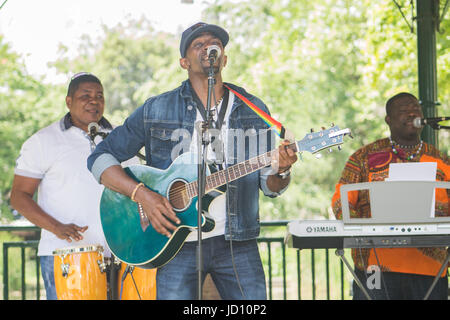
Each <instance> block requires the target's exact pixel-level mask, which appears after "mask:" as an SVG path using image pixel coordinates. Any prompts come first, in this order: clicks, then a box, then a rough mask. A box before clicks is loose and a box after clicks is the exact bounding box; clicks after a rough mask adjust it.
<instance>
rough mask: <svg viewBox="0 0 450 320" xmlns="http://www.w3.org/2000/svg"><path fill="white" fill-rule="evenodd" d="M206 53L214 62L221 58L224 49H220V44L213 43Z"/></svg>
mask: <svg viewBox="0 0 450 320" xmlns="http://www.w3.org/2000/svg"><path fill="white" fill-rule="evenodd" d="M206 54H207V55H208V59H212V60H213V63H214V62H216V60H217V59H219V58H220V55H221V54H222V51H221V50H220V48H219V46H217V45H215V44H213V45H211V46H209V47H208V48H206Z"/></svg>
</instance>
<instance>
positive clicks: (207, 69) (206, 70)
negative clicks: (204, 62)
mask: <svg viewBox="0 0 450 320" xmlns="http://www.w3.org/2000/svg"><path fill="white" fill-rule="evenodd" d="M209 68H210V67H203V72H204V73H205V75H207V76H208V75H209ZM213 72H214V75H216V74H217V73H218V72H219V66H213Z"/></svg>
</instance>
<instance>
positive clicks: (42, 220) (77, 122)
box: [11, 72, 112, 300]
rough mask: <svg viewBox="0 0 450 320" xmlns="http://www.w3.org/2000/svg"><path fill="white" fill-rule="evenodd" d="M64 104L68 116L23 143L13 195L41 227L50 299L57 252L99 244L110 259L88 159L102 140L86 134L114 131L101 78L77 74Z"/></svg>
mask: <svg viewBox="0 0 450 320" xmlns="http://www.w3.org/2000/svg"><path fill="white" fill-rule="evenodd" d="M66 105H67V108H68V109H69V112H68V113H67V114H66V115H65V116H64V117H63V118H62V119H61V120H60V121H57V122H55V123H53V124H51V125H50V126H48V127H46V128H43V129H41V130H39V131H38V132H36V133H35V134H34V135H32V136H31V137H30V138H29V139H28V140H27V141H25V143H24V144H23V146H22V149H21V151H20V155H19V157H18V159H17V161H16V168H15V175H14V181H13V185H12V191H11V206H12V207H13V208H14V209H16V210H17V211H18V212H19V213H20V214H22V215H23V216H24V217H25V218H27V219H28V220H29V221H30V222H32V223H33V224H35V225H37V226H39V227H41V228H42V232H41V239H40V241H39V248H38V255H39V256H40V263H41V269H42V276H43V279H44V284H45V289H46V293H47V299H49V300H55V299H56V298H57V297H56V290H55V279H54V267H53V255H52V253H53V251H54V250H56V249H61V248H67V247H69V246H80V245H97V244H98V245H102V246H103V248H104V249H105V252H104V254H105V256H109V255H110V253H109V251H108V250H107V246H106V242H105V239H104V236H103V232H102V229H101V224H100V216H99V212H98V208H99V202H100V197H101V193H102V190H103V187H102V186H101V185H99V184H98V183H97V182H96V181H95V179H93V177H92V175H91V173H90V172H89V171H88V170H87V168H86V159H87V157H88V155H89V154H90V153H91V152H92V150H93V149H94V148H95V143H98V142H99V141H101V139H99V137H98V136H97V137H95V136H94V135H95V132H93V131H94V130H96V129H95V128H94V129H93V130H91V132H88V126H89V124H90V123H96V124H98V126H99V128H100V130H102V131H110V130H112V127H111V125H110V123H109V122H108V121H107V120H106V119H105V118H104V117H103V110H104V106H105V99H104V96H103V86H102V84H101V82H100V80H99V79H98V78H97V77H96V76H94V75H93V74H90V73H86V72H81V73H78V74H76V75H74V76H73V77H72V79H71V81H70V84H69V87H68V92H67V97H66ZM88 133H91V136H89V134H88ZM94 139H95V140H94ZM94 141H95V142H94ZM37 191H38V195H37V200H36V201H35V200H34V194H35V193H36V192H37Z"/></svg>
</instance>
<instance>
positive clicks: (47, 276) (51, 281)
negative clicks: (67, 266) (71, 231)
mask: <svg viewBox="0 0 450 320" xmlns="http://www.w3.org/2000/svg"><path fill="white" fill-rule="evenodd" d="M39 260H40V263H41V273H42V279H44V285H45V292H46V294H47V300H58V298H57V297H56V287H55V273H54V267H53V261H54V258H53V256H40V257H39Z"/></svg>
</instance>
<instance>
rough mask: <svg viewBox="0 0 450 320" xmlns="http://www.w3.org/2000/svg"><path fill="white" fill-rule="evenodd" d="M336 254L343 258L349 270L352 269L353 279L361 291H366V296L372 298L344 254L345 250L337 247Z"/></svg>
mask: <svg viewBox="0 0 450 320" xmlns="http://www.w3.org/2000/svg"><path fill="white" fill-rule="evenodd" d="M336 255H337V256H338V257H339V258H341V260H342V261H343V262H344V264H345V265H346V266H347V269H348V271H350V273H351V274H352V276H353V280H355V282H356V284H357V285H358V287H359V288H360V289H361V291H362V292H363V293H364V295H365V296H366V298H367V300H372V298H371V297H370V295H369V293H368V292H367V290H366V288H364V286H363V284H362V283H361V281H360V280H359V278H358V276H357V275H356V273H355V271H354V270H353V268H352V266H351V265H350V263H349V262H348V260H347V259H346V258H345V256H344V250H343V249H336Z"/></svg>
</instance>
